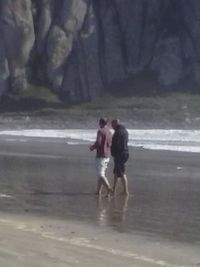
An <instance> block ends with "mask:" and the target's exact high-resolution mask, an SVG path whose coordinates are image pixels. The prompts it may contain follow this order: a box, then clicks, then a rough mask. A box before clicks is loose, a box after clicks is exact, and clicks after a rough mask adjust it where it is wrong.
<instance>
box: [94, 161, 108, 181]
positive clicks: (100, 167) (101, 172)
mask: <svg viewBox="0 0 200 267" xmlns="http://www.w3.org/2000/svg"><path fill="white" fill-rule="evenodd" d="M109 161H110V159H109V158H96V159H95V165H96V171H97V176H98V177H105V175H106V169H107V167H108V163H109Z"/></svg>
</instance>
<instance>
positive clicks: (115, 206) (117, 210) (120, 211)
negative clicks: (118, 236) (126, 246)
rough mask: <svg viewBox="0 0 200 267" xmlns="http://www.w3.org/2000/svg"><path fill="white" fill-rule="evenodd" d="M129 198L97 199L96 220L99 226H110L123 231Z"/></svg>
mask: <svg viewBox="0 0 200 267" xmlns="http://www.w3.org/2000/svg"><path fill="white" fill-rule="evenodd" d="M128 200H129V196H115V197H112V198H104V197H98V198H97V220H98V223H99V225H100V226H106V225H110V226H112V227H114V228H116V227H117V228H118V230H120V229H121V230H122V229H123V222H125V220H126V212H127V209H128Z"/></svg>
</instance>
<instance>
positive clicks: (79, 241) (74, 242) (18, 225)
mask: <svg viewBox="0 0 200 267" xmlns="http://www.w3.org/2000/svg"><path fill="white" fill-rule="evenodd" d="M0 223H1V224H2V225H6V226H7V227H8V226H9V227H12V228H13V229H14V230H16V231H22V232H26V233H31V234H35V235H38V236H39V237H42V238H44V239H48V240H52V241H57V242H62V243H64V244H66V245H68V246H69V245H70V246H75V247H78V248H83V249H90V250H93V251H97V252H101V253H107V254H110V255H112V256H116V257H122V258H124V260H125V259H131V260H133V261H138V262H141V263H142V264H143V263H144V264H145V265H146V264H147V265H149V266H161V267H188V265H179V264H171V263H170V262H167V261H163V260H158V259H155V258H151V257H146V256H145V255H142V254H138V253H134V252H132V251H123V250H119V249H113V248H109V247H106V246H100V245H96V244H91V242H90V240H89V239H87V238H80V237H79V238H66V237H59V236H56V235H55V233H54V232H50V231H48V232H45V231H43V230H41V229H37V228H35V227H29V226H28V225H27V224H26V223H24V222H16V221H12V220H8V219H0Z"/></svg>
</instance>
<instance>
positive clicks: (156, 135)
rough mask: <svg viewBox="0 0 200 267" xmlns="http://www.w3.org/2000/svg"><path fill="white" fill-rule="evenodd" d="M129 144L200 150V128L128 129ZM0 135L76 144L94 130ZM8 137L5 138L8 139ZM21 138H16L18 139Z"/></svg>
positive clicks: (85, 140) (93, 134)
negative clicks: (60, 140)
mask: <svg viewBox="0 0 200 267" xmlns="http://www.w3.org/2000/svg"><path fill="white" fill-rule="evenodd" d="M128 131H129V145H130V146H136V147H143V148H146V149H157V150H174V151H185V152H197V153H199V152H200V130H173V129H171V130H162V129H151V130H141V129H140V130H138V129H129V130H128ZM0 135H6V136H9V138H10V140H12V141H14V140H15V139H14V137H15V136H18V137H19V136H20V137H26V138H28V137H43V138H45V137H48V138H64V139H65V140H66V142H67V143H68V144H72V145H77V144H85V143H91V142H93V141H94V140H95V138H96V130H94V129H87V130H77V129H76V130H75V129H66V130H41V129H32V130H17V131H0ZM10 136H12V138H11V137H10ZM9 138H7V140H8V141H9ZM20 140H23V142H24V141H25V140H24V139H23V138H21V139H18V141H20Z"/></svg>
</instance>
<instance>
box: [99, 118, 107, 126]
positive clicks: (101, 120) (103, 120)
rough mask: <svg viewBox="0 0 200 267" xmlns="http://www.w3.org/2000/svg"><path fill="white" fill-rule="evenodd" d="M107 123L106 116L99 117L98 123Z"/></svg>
mask: <svg viewBox="0 0 200 267" xmlns="http://www.w3.org/2000/svg"><path fill="white" fill-rule="evenodd" d="M107 123H108V119H107V118H100V119H99V124H102V125H104V126H105V125H106V124H107Z"/></svg>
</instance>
